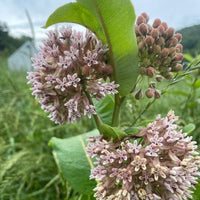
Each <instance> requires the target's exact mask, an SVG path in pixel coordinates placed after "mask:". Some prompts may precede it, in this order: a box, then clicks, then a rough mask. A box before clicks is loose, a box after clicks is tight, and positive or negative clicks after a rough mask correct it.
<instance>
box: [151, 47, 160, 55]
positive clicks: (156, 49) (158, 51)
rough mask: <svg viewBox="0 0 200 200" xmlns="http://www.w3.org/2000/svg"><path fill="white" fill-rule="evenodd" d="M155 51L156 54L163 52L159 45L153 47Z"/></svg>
mask: <svg viewBox="0 0 200 200" xmlns="http://www.w3.org/2000/svg"><path fill="white" fill-rule="evenodd" d="M153 53H155V54H160V53H161V48H160V46H159V45H155V46H154V47H153Z"/></svg>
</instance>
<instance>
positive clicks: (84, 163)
mask: <svg viewBox="0 0 200 200" xmlns="http://www.w3.org/2000/svg"><path fill="white" fill-rule="evenodd" d="M98 134H99V132H98V130H96V129H95V130H93V131H90V132H88V133H86V134H83V135H78V136H75V137H71V138H67V139H59V138H55V137H53V138H52V139H51V140H50V142H49V144H50V146H52V148H53V152H54V154H55V155H56V160H57V162H58V167H59V168H60V169H61V171H62V173H63V175H64V177H65V178H66V180H67V181H68V182H69V184H70V186H71V187H72V188H73V189H74V190H75V191H77V192H79V193H81V194H83V195H91V194H93V189H94V187H95V185H96V182H95V181H94V180H90V179H89V175H90V170H91V168H92V167H93V164H92V161H91V159H90V158H89V157H87V154H86V139H87V137H88V136H89V135H93V136H97V135H98Z"/></svg>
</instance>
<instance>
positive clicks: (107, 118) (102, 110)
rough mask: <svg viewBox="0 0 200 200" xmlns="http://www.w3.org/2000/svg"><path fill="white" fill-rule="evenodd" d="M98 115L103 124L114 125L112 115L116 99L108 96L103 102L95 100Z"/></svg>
mask: <svg viewBox="0 0 200 200" xmlns="http://www.w3.org/2000/svg"><path fill="white" fill-rule="evenodd" d="M93 102H94V106H95V109H96V112H97V114H98V115H99V117H100V118H101V120H102V122H103V123H105V124H108V125H111V124H112V115H113V109H114V99H113V97H112V96H111V95H106V97H104V98H103V99H102V100H101V101H97V100H96V99H93Z"/></svg>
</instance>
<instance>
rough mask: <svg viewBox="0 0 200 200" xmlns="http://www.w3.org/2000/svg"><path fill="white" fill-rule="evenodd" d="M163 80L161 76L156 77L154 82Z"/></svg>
mask: <svg viewBox="0 0 200 200" xmlns="http://www.w3.org/2000/svg"><path fill="white" fill-rule="evenodd" d="M163 79H164V78H163V77H162V76H161V75H156V81H158V82H162V81H163Z"/></svg>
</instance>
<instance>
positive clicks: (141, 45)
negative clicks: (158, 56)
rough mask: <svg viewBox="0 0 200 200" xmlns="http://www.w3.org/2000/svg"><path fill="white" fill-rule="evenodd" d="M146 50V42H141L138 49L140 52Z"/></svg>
mask: <svg viewBox="0 0 200 200" xmlns="http://www.w3.org/2000/svg"><path fill="white" fill-rule="evenodd" d="M144 48H145V43H144V41H141V42H140V43H139V44H138V49H139V50H140V51H142V50H143V49H144Z"/></svg>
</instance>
